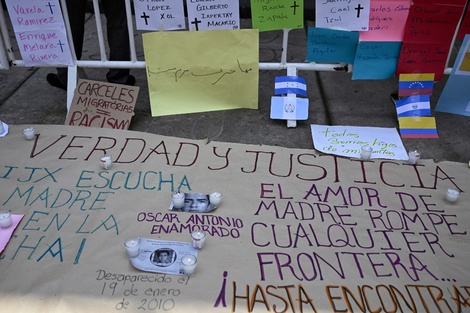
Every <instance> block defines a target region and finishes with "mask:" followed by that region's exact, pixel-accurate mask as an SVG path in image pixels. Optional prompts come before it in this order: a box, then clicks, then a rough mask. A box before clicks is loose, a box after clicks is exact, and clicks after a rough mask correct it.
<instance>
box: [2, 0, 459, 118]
mask: <svg viewBox="0 0 470 313" xmlns="http://www.w3.org/2000/svg"><path fill="white" fill-rule="evenodd" d="M60 3H61V5H62V8H63V16H64V21H65V26H66V29H67V37H68V38H69V45H70V48H71V53H72V58H73V60H74V63H75V65H73V66H69V67H68V86H67V110H69V109H70V105H71V103H72V99H73V94H74V90H75V87H76V85H77V80H78V70H79V69H81V68H103V69H108V68H129V69H145V60H138V59H137V55H136V45H135V41H134V21H133V17H132V10H131V0H125V3H126V13H127V23H128V28H129V41H130V51H131V55H130V61H110V60H108V58H107V55H106V48H105V40H104V34H103V29H102V22H101V13H100V7H99V0H93V8H94V12H95V14H94V16H95V21H96V29H97V34H98V42H99V49H100V60H77V58H76V55H75V50H74V47H73V40H72V33H71V30H70V22H69V19H68V13H67V6H66V3H65V0H60ZM0 29H1V37H2V38H1V39H2V41H1V42H0V69H9V68H10V66H25V65H24V62H23V60H21V59H17V58H16V57H15V54H14V51H13V45H12V44H11V41H10V38H9V35H8V25H7V22H6V19H5V16H4V11H3V10H0ZM289 31H290V30H289V29H284V30H283V35H282V36H283V38H282V39H283V40H282V54H281V61H280V62H278V63H276V62H269V63H263V62H262V63H259V69H260V70H287V75H291V76H292V75H297V71H298V70H307V71H348V72H351V70H352V65H350V64H341V63H333V64H326V63H315V62H311V63H288V62H287V52H288V40H289ZM451 70H452V69H451V68H446V70H445V72H444V74H450V72H451ZM288 127H295V121H288Z"/></svg>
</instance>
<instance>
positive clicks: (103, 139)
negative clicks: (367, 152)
mask: <svg viewBox="0 0 470 313" xmlns="http://www.w3.org/2000/svg"><path fill="white" fill-rule="evenodd" d="M10 126H11V127H10V132H9V134H8V135H7V136H6V137H3V138H0V142H1V145H2V149H0V159H1V160H2V164H1V167H0V182H1V186H2V188H0V200H1V204H2V206H3V208H4V209H5V210H11V211H12V213H14V214H24V215H25V216H24V218H23V220H22V221H21V223H20V224H19V226H18V227H17V229H16V231H15V234H14V237H13V238H12V240H11V241H10V243H9V244H8V246H7V247H6V249H5V250H4V251H3V253H2V254H1V255H0V276H1V283H0V303H1V311H2V312H17V313H30V312H38V313H42V312H47V313H72V312H74V313H87V312H100V313H107V312H119V311H120V312H144V309H145V311H147V312H150V311H151V312H163V311H165V312H184V313H187V312H196V313H198V312H204V313H206V312H227V313H228V312H247V311H252V312H268V311H270V312H273V311H276V310H277V312H281V311H284V310H285V311H286V312H293V311H295V312H314V311H315V312H332V311H354V312H361V311H362V309H361V307H362V308H369V309H371V310H374V311H378V310H382V311H385V310H392V308H394V307H401V308H402V309H403V310H404V311H415V312H425V311H426V310H428V311H430V312H438V311H439V310H447V306H448V307H449V308H450V309H449V311H453V312H457V311H459V308H460V309H461V311H468V309H469V308H468V305H466V306H464V303H465V301H467V300H468V297H469V289H468V288H469V287H468V286H469V284H470V273H469V271H468V260H469V258H470V240H469V231H470V211H469V210H468V207H469V205H468V204H469V201H470V198H469V196H468V193H469V190H470V180H469V179H468V177H469V168H468V165H467V164H460V163H453V162H439V163H434V162H433V161H432V160H420V161H419V162H418V164H416V165H413V164H409V163H408V162H407V161H400V160H381V159H373V160H370V161H367V162H364V161H362V160H358V159H356V158H353V159H349V158H343V157H339V156H335V155H326V154H320V153H318V152H316V151H315V150H313V149H305V150H304V149H285V148H282V147H274V146H260V145H241V144H232V143H220V142H210V143H207V142H206V141H205V140H201V141H197V140H189V139H182V138H172V137H163V136H158V135H153V134H147V133H139V132H133V131H127V130H115V129H104V128H88V127H72V126H65V125H55V126H47V125H34V127H35V129H36V133H37V134H38V136H37V137H36V140H33V141H27V140H25V139H24V138H23V135H22V133H21V129H22V128H23V127H24V126H22V125H10ZM103 150H106V152H107V153H108V154H110V155H112V156H113V160H114V162H113V164H112V166H111V167H110V168H109V169H108V170H102V169H101V168H100V161H99V159H100V156H101V155H102V154H103ZM448 188H453V189H455V190H458V191H460V198H459V199H458V200H457V202H456V203H449V202H447V201H446V200H445V194H446V191H447V189H448ZM177 189H180V190H181V191H184V192H186V191H189V190H191V192H201V193H210V192H211V191H212V190H217V191H220V192H221V193H222V195H223V199H222V202H221V204H220V206H219V207H218V209H217V210H216V211H214V212H210V213H205V214H202V213H186V212H174V211H170V210H169V209H168V203H169V201H171V192H172V191H174V190H177ZM196 225H198V226H203V227H204V228H205V229H206V232H207V238H206V241H205V246H204V248H203V249H202V250H200V251H199V252H198V256H197V259H198V262H197V269H196V272H195V274H194V276H185V275H172V274H161V273H151V272H144V271H139V270H137V269H136V268H134V267H133V266H132V264H131V263H130V262H129V258H128V257H127V255H126V251H125V249H124V242H125V240H126V239H128V238H131V237H143V238H150V239H155V240H170V241H178V242H191V237H190V229H192V228H194V227H196ZM437 298H438V299H439V300H436V299H437ZM466 303H468V302H466Z"/></svg>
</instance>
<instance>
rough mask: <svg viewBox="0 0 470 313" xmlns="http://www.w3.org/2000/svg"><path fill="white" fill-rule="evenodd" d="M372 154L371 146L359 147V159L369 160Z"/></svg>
mask: <svg viewBox="0 0 470 313" xmlns="http://www.w3.org/2000/svg"><path fill="white" fill-rule="evenodd" d="M371 156H372V147H370V146H364V147H362V148H361V159H363V160H370V158H371Z"/></svg>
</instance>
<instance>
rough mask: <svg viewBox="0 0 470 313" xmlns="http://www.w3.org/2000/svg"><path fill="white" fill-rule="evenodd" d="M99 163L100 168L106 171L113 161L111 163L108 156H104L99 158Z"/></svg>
mask: <svg viewBox="0 0 470 313" xmlns="http://www.w3.org/2000/svg"><path fill="white" fill-rule="evenodd" d="M100 163H101V168H102V169H105V170H107V169H108V168H110V167H111V164H112V163H113V161H111V156H110V155H107V154H105V155H103V156H102V157H101V159H100Z"/></svg>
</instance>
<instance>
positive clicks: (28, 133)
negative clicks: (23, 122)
mask: <svg viewBox="0 0 470 313" xmlns="http://www.w3.org/2000/svg"><path fill="white" fill-rule="evenodd" d="M23 135H24V137H25V138H26V139H28V140H32V139H34V136H35V135H34V127H26V128H25V129H23Z"/></svg>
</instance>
